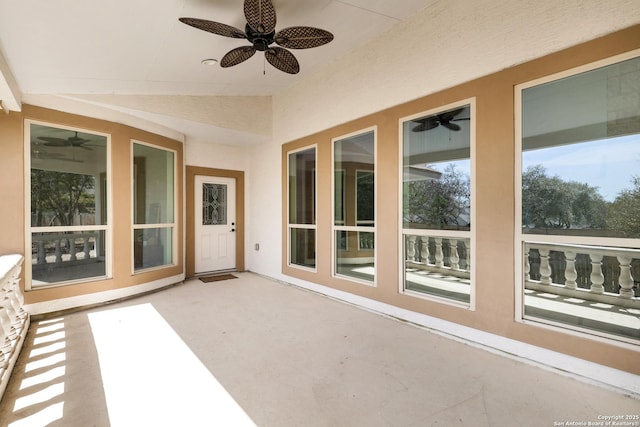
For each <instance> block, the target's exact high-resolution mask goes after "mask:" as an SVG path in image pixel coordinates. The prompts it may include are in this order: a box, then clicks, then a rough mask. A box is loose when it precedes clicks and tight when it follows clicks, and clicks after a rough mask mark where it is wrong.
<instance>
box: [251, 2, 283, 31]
mask: <svg viewBox="0 0 640 427" xmlns="http://www.w3.org/2000/svg"><path fill="white" fill-rule="evenodd" d="M244 17H245V18H246V19H247V24H249V26H250V27H251V29H253V31H255V32H257V33H260V34H269V33H272V32H273V31H275V29H276V10H275V8H274V7H273V3H271V0H245V2H244Z"/></svg>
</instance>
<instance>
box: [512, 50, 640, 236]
mask: <svg viewBox="0 0 640 427" xmlns="http://www.w3.org/2000/svg"><path fill="white" fill-rule="evenodd" d="M639 64H640V59H638V58H636V59H631V60H628V61H624V62H621V63H618V64H613V65H610V66H607V67H603V68H599V69H596V70H593V71H589V72H586V73H582V74H578V75H575V76H572V77H567V78H565V79H561V80H557V81H553V82H549V83H546V84H542V85H538V86H534V87H530V88H527V89H525V90H523V91H522V171H523V172H522V228H523V232H524V233H527V234H571V235H580V236H598V237H605V236H607V237H628V238H639V237H640V221H638V220H636V221H634V220H633V219H634V218H636V219H637V218H638V216H637V215H633V214H630V210H629V209H633V208H634V207H635V208H636V209H637V208H640V175H639V171H640V113H639V111H640V103H638V101H637V98H638V96H640V89H638V88H639V85H640V70H639V66H640V65H639ZM636 211H637V210H636Z"/></svg>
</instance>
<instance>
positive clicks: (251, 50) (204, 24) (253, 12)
mask: <svg viewBox="0 0 640 427" xmlns="http://www.w3.org/2000/svg"><path fill="white" fill-rule="evenodd" d="M244 16H245V18H246V20H247V24H246V25H245V30H244V31H242V30H240V29H238V28H235V27H232V26H231V25H227V24H221V23H219V22H214V21H208V20H206V19H198V18H179V21H180V22H182V23H184V24H187V25H190V26H192V27H195V28H197V29H199V30H203V31H207V32H210V33H213V34H218V35H220V36H225V37H231V38H236V39H247V40H249V42H250V43H251V46H242V47H238V48H235V49H232V50H230V51H229V52H227V54H226V55H225V56H224V57H223V58H222V60H221V61H220V66H221V67H224V68H227V67H232V66H234V65H238V64H240V63H241V62H244V61H246V60H247V59H249V58H251V57H252V56H253V55H254V54H255V53H256V52H257V51H261V52H264V56H265V58H266V60H267V61H268V62H269V64H271V65H273V66H274V67H275V68H277V69H278V70H280V71H284V72H285V73H289V74H297V73H298V72H299V71H300V65H299V64H298V60H297V59H296V57H295V56H293V54H292V53H291V52H289V51H288V50H287V49H284V48H288V49H309V48H312V47H318V46H322V45H323V44H327V43H329V42H330V41H331V40H333V34H331V33H330V32H328V31H326V30H321V29H320V28H314V27H288V28H284V29H282V30H280V31H278V32H276V31H275V28H276V11H275V8H274V7H273V3H271V0H245V2H244ZM273 43H275V44H277V45H278V46H272V44H273ZM280 46H282V47H280Z"/></svg>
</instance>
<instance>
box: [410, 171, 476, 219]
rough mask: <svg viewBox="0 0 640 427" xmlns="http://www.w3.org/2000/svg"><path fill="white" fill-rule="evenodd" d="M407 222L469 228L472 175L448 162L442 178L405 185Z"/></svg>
mask: <svg viewBox="0 0 640 427" xmlns="http://www.w3.org/2000/svg"><path fill="white" fill-rule="evenodd" d="M404 198H405V206H404V221H405V222H409V223H412V224H422V225H424V226H427V227H434V228H467V227H468V221H469V218H468V215H469V211H470V207H471V206H470V201H471V190H470V181H469V177H468V176H465V175H463V173H462V172H461V171H459V170H458V169H457V168H456V167H455V165H453V164H449V165H448V166H447V167H446V168H445V170H444V172H443V173H442V176H441V177H440V178H439V179H428V180H423V181H412V182H408V183H406V184H405V197H404Z"/></svg>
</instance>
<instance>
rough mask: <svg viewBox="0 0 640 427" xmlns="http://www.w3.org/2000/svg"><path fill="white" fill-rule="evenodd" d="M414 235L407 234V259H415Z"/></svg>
mask: <svg viewBox="0 0 640 427" xmlns="http://www.w3.org/2000/svg"><path fill="white" fill-rule="evenodd" d="M415 256H416V236H411V235H409V236H407V261H415Z"/></svg>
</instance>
